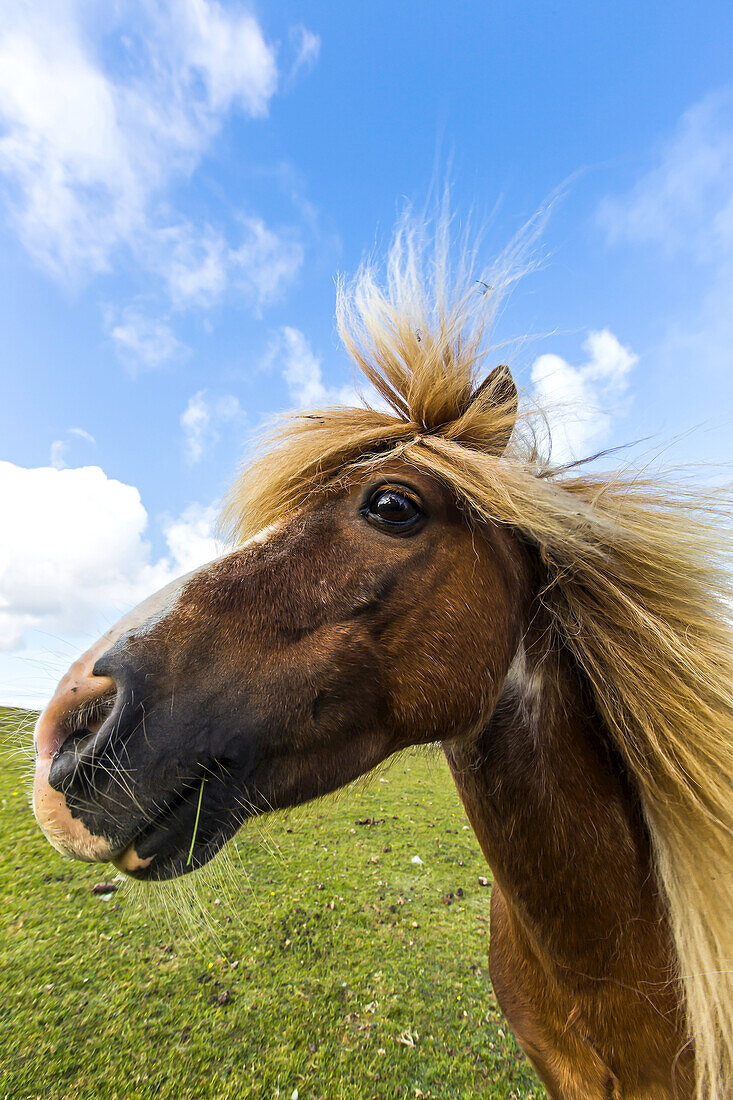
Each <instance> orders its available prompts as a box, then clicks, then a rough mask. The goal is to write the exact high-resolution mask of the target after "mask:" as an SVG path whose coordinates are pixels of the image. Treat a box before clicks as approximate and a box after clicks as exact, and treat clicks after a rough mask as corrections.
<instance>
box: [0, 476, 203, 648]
mask: <svg viewBox="0 0 733 1100" xmlns="http://www.w3.org/2000/svg"><path fill="white" fill-rule="evenodd" d="M0 499H2V501H3V509H4V514H5V520H6V522H5V523H4V524H3V525H2V527H1V528H0V650H4V651H13V650H15V651H17V650H19V649H21V648H22V645H23V641H24V639H25V638H26V636H27V635H28V633H29V632H30V631H34V630H35V631H38V630H44V631H48V632H49V633H51V634H53V635H54V636H55V637H58V636H59V635H61V636H62V638H63V637H66V638H69V637H72V638H73V637H77V636H79V635H80V634H85V633H87V634H88V632H89V631H91V630H94V629H95V628H97V629H98V624H99V621H100V617H106V618H107V619H108V620H109V619H115V618H116V617H118V616H119V615H120V614H121V613H122V612H123V611H124V610H125V609H126V608H127V607H130V606H132V605H134V604H135V603H137V602H138V601H139V600H141V599H143V598H144V597H145V596H147V595H149V594H150V593H151V592H153V591H155V590H156V589H158V588H160V587H161V586H162V585H164V584H167V583H168V581H169V580H171V579H172V578H173V577H176V576H179V575H180V574H181V573H184V572H187V571H188V570H189V569H192V568H194V567H195V566H196V565H200V564H203V563H204V562H205V561H208V560H210V559H211V558H212V557H215V556H216V554H217V551H218V547H217V544H216V542H215V541H214V538H213V534H212V531H213V523H214V508H213V507H210V508H203V507H201V506H199V505H191V506H190V507H189V508H187V509H186V511H184V512H183V514H182V515H181V516H179V517H178V518H176V519H170V518H169V519H166V520H165V522H164V523H163V524H162V530H163V534H164V537H165V540H166V545H167V552H166V553H165V554H164V555H163V556H161V557H159V558H158V559H155V558H154V556H153V553H152V549H151V545H150V542H149V537H148V536H149V530H148V526H149V525H148V515H147V512H146V510H145V508H144V506H143V504H142V501H141V499H140V494H139V492H138V490H137V489H136V488H135V487H134V486H132V485H125V484H123V483H122V482H120V481H115V480H113V479H112V478H108V477H107V475H106V474H105V473H104V471H103V470H101V469H100V468H99V467H98V466H85V467H80V468H76V469H63V470H57V469H53V468H51V467H37V468H35V469H25V468H23V467H20V466H15V465H13V463H10V462H0Z"/></svg>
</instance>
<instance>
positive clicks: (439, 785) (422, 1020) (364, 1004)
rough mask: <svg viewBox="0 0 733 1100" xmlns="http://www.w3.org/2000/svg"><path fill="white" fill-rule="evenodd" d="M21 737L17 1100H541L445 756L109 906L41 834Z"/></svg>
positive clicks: (2, 798)
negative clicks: (492, 977) (510, 1017)
mask: <svg viewBox="0 0 733 1100" xmlns="http://www.w3.org/2000/svg"><path fill="white" fill-rule="evenodd" d="M22 725H23V723H22V721H21V718H20V715H19V714H17V713H16V712H13V711H7V710H6V711H3V712H0V746H1V747H0V1058H1V1065H0V1098H12V1100H25V1098H38V1100H61V1098H63V1100H67V1098H68V1100H81V1098H83V1100H107V1098H109V1100H112V1098H115V1097H116V1098H119V1100H123V1098H125V1100H127V1098H130V1100H132V1098H138V1097H139V1098H151V1100H152V1098H156V1100H164V1098H166V1100H167V1098H174V1097H175V1098H181V1100H184V1098H186V1100H187V1098H194V1097H195V1098H198V1097H217V1098H218V1097H221V1098H225V1097H238V1098H239V1097H242V1098H245V1097H246V1098H258V1100H259V1098H262V1100H264V1098H268V1100H269V1098H273V1097H281V1098H283V1100H293V1098H296V1100H341V1098H342V1097H343V1098H349V1100H351V1098H355V1100H369V1098H371V1097H374V1098H379V1100H382V1098H384V1100H392V1098H395V1100H397V1098H405V1100H407V1098H411V1100H415V1098H420V1097H433V1098H448V1097H474V1096H481V1097H506V1098H510V1097H512V1098H517V1100H518V1098H520V1097H521V1098H527V1100H529V1098H530V1097H536V1098H539V1097H541V1096H543V1095H544V1092H543V1090H542V1088H541V1086H540V1085H539V1084H538V1083H537V1081H536V1078H535V1077H534V1076H533V1074H532V1072H531V1070H530V1069H529V1068H528V1066H527V1064H526V1062H525V1061H524V1059H523V1058H522V1056H521V1054H520V1052H519V1049H518V1047H517V1045H516V1043H515V1041H514V1039H513V1038H512V1037H511V1034H510V1033H509V1031H508V1029H507V1027H506V1025H505V1024H504V1022H503V1020H502V1018H501V1015H500V1013H499V1011H498V1009H497V1006H496V1001H495V999H494V996H493V994H492V991H491V987H490V985H489V981H488V967H487V953H488V938H489V937H488V912H489V906H488V903H489V890H488V889H487V888H486V887H485V886H482V885H481V884H480V883H479V877H480V876H484V875H488V869H487V868H486V865H485V863H484V861H483V858H482V856H481V853H480V852H479V849H478V846H477V844H476V841H475V839H474V836H473V833H472V832H471V831H470V830H469V829H468V828H467V827H466V820H465V817H464V814H463V811H462V809H461V807H460V804H459V802H458V798H457V796H456V793H455V790H454V788H453V785H452V783H451V780H450V777H449V775H448V772H447V768H446V766H445V763H444V762H443V760H442V757H438V756H430V757H428V756H426V755H424V754H421V755H418V754H417V753H415V754H411V755H408V756H405V757H403V758H401V759H399V760H398V761H396V762H395V763H394V765H393V766H392V767H391V768H390V769H389V770H388V771H386V772H384V773H383V774H382V775H381V776H377V777H374V778H372V779H371V780H370V781H369V783H368V784H361V785H357V786H355V787H353V788H351V789H350V790H348V791H346V792H344V793H342V794H341V795H340V796H339V797H338V799H331V800H328V801H324V802H321V803H319V804H317V805H313V806H310V807H306V808H304V809H302V810H299V811H298V812H297V813H296V814H292V815H289V816H278V817H276V818H273V819H270V820H267V821H264V820H263V821H262V822H261V823H256V824H253V825H249V826H248V827H247V828H246V829H245V830H243V831H242V832H241V833H240V836H239V838H238V839H237V841H236V842H235V843H233V844H232V845H230V846H229V849H228V856H227V858H226V859H225V860H224V861H222V863H220V864H217V865H216V866H215V867H214V868H213V870H212V871H210V872H208V873H206V872H204V873H201V874H197V875H192V876H188V878H186V879H185V880H180V881H179V882H178V883H174V884H171V885H170V886H169V887H166V888H156V887H152V888H147V889H146V890H145V891H144V892H143V889H142V887H139V886H134V887H131V886H130V885H127V884H125V885H123V884H119V887H118V889H116V890H115V891H114V892H111V893H107V894H106V895H105V894H97V893H94V892H93V889H92V888H93V887H94V886H95V884H98V883H100V882H103V881H105V880H107V879H112V878H113V877H114V876H113V875H111V874H110V869H109V868H107V867H103V866H98V865H97V866H89V865H86V864H80V863H71V862H68V861H66V860H63V859H62V858H61V857H60V856H58V855H57V854H56V853H55V852H54V851H53V850H52V849H51V848H50V846H49V845H48V844H47V843H46V842H45V841H44V840H43V838H42V837H41V835H40V833H39V831H38V829H37V826H36V825H35V822H34V821H33V818H32V815H31V813H30V810H29V808H28V782H27V778H26V775H27V772H28V770H29V763H30V761H29V758H28V757H27V756H25V755H24V753H23V751H22V750H21V748H20V745H21V743H22V742H23V741H25V744H26V745H28V744H29V743H30V741H29V735H27V734H25V735H24V734H22V733H19V730H20V728H21V727H22ZM415 857H419V859H420V860H422V862H421V863H417V862H413V860H414V858H415ZM196 880H198V885H197V888H196V892H195V895H194V892H193V885H192V884H193V883H194V882H195V881H196Z"/></svg>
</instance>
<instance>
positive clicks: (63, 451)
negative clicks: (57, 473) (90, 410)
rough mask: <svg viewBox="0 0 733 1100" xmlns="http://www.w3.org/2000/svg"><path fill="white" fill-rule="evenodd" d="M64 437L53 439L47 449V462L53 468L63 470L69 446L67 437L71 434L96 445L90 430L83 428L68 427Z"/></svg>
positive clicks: (69, 442) (69, 441)
mask: <svg viewBox="0 0 733 1100" xmlns="http://www.w3.org/2000/svg"><path fill="white" fill-rule="evenodd" d="M66 436H67V438H66V439H54V441H53V443H52V444H51V448H50V451H49V462H50V464H51V465H52V466H53V468H54V470H63V469H65V468H66V465H67V462H66V460H67V458H68V455H69V450H70V448H71V442H72V440H70V439H69V438H68V437H69V436H73V437H74V438H76V439H83V440H84V442H85V443H91V445H92V446H93V447H96V445H97V441H96V439H95V438H94V436H93V435H92V434H91V432H87V431H85V429H84V428H69V430H68V431H67V433H66Z"/></svg>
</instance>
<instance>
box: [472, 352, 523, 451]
mask: <svg viewBox="0 0 733 1100" xmlns="http://www.w3.org/2000/svg"><path fill="white" fill-rule="evenodd" d="M482 394H483V395H484V400H486V402H487V404H491V405H492V406H495V407H496V408H498V409H499V410H500V411H501V414H502V422H501V425H500V426H499V430H498V431H497V434H496V442H495V444H494V446H492V448H491V449H492V451H493V452H494V453H495V454H499V455H500V454H503V453H504V451H505V450H506V447H507V444H508V443H509V437H510V436H511V434H512V431H513V430H514V424H515V422H516V419H517V409H518V408H519V394H518V393H517V387H516V384H515V382H514V379H513V378H512V372H511V371H510V370H509V367H508V366H507V365H506V363H502V364H501V365H500V366H498V367H495V368H494V369H493V370H492V372H491V374H489V375H488V376H487V377H486V378H484V380H483V382H482V383H481V385H480V386H478V387H477V389H475V390H474V391H473V396H472V397H471V404H473V402H474V401H476V400H477V398H479V397H481V395H482Z"/></svg>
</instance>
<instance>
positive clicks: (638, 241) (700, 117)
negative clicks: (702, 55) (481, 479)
mask: <svg viewBox="0 0 733 1100" xmlns="http://www.w3.org/2000/svg"><path fill="white" fill-rule="evenodd" d="M654 159H655V163H654V164H653V166H652V167H651V168H650V169H649V170H648V171H647V172H646V173H645V174H644V175H642V176H641V178H640V179H639V180H638V181H637V183H636V184H635V185H634V186H633V187H632V188H631V189H630V191H629V192H628V193H627V194H625V195H622V196H616V197H613V198H608V199H606V200H605V201H604V202H603V203H602V204H601V206H600V208H599V212H598V217H599V221H600V224H601V225H602V227H603V228H604V229H605V231H606V234H607V236H608V239H609V241H610V242H611V243H613V244H616V245H618V244H622V243H628V244H632V245H634V246H636V247H647V248H652V249H654V250H657V251H661V252H662V254H663V255H664V257H665V260H666V261H667V262H673V263H676V264H678V265H684V266H685V270H686V272H687V273H688V278H687V280H686V282H687V285H688V287H689V288H690V294H689V299H688V301H687V302H686V303H683V304H682V305H681V306H680V305H678V304H677V305H675V309H674V318H673V319H671V320H670V322H669V326H668V330H667V333H666V336H665V339H664V340H663V342H662V345H661V346H660V347H659V348H658V349H657V356H658V358H659V360H660V362H661V361H663V362H664V363H665V364H667V369H670V367H671V366H672V365H675V366H676V365H679V366H680V367H686V368H689V366H690V365H692V366H694V369H695V370H696V371H704V370H710V371H713V372H716V373H718V374H720V373H723V374H726V375H727V374H728V373H729V372H730V363H731V347H732V346H733V309H731V302H733V91H731V90H730V89H729V90H726V91H723V92H717V93H715V94H712V95H709V96H707V97H706V98H705V99H703V100H702V101H701V102H699V103H697V104H695V105H694V106H693V107H691V108H690V109H689V110H688V111H686V112H685V113H684V114H683V115H682V117H681V119H680V120H679V123H678V125H677V127H676V129H675V132H674V133H673V134H672V135H671V137H670V138H669V139H668V140H667V141H666V142H665V143H664V144H663V145H661V146H660V147H659V148H658V150H657V151H656V154H655V158H654Z"/></svg>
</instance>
